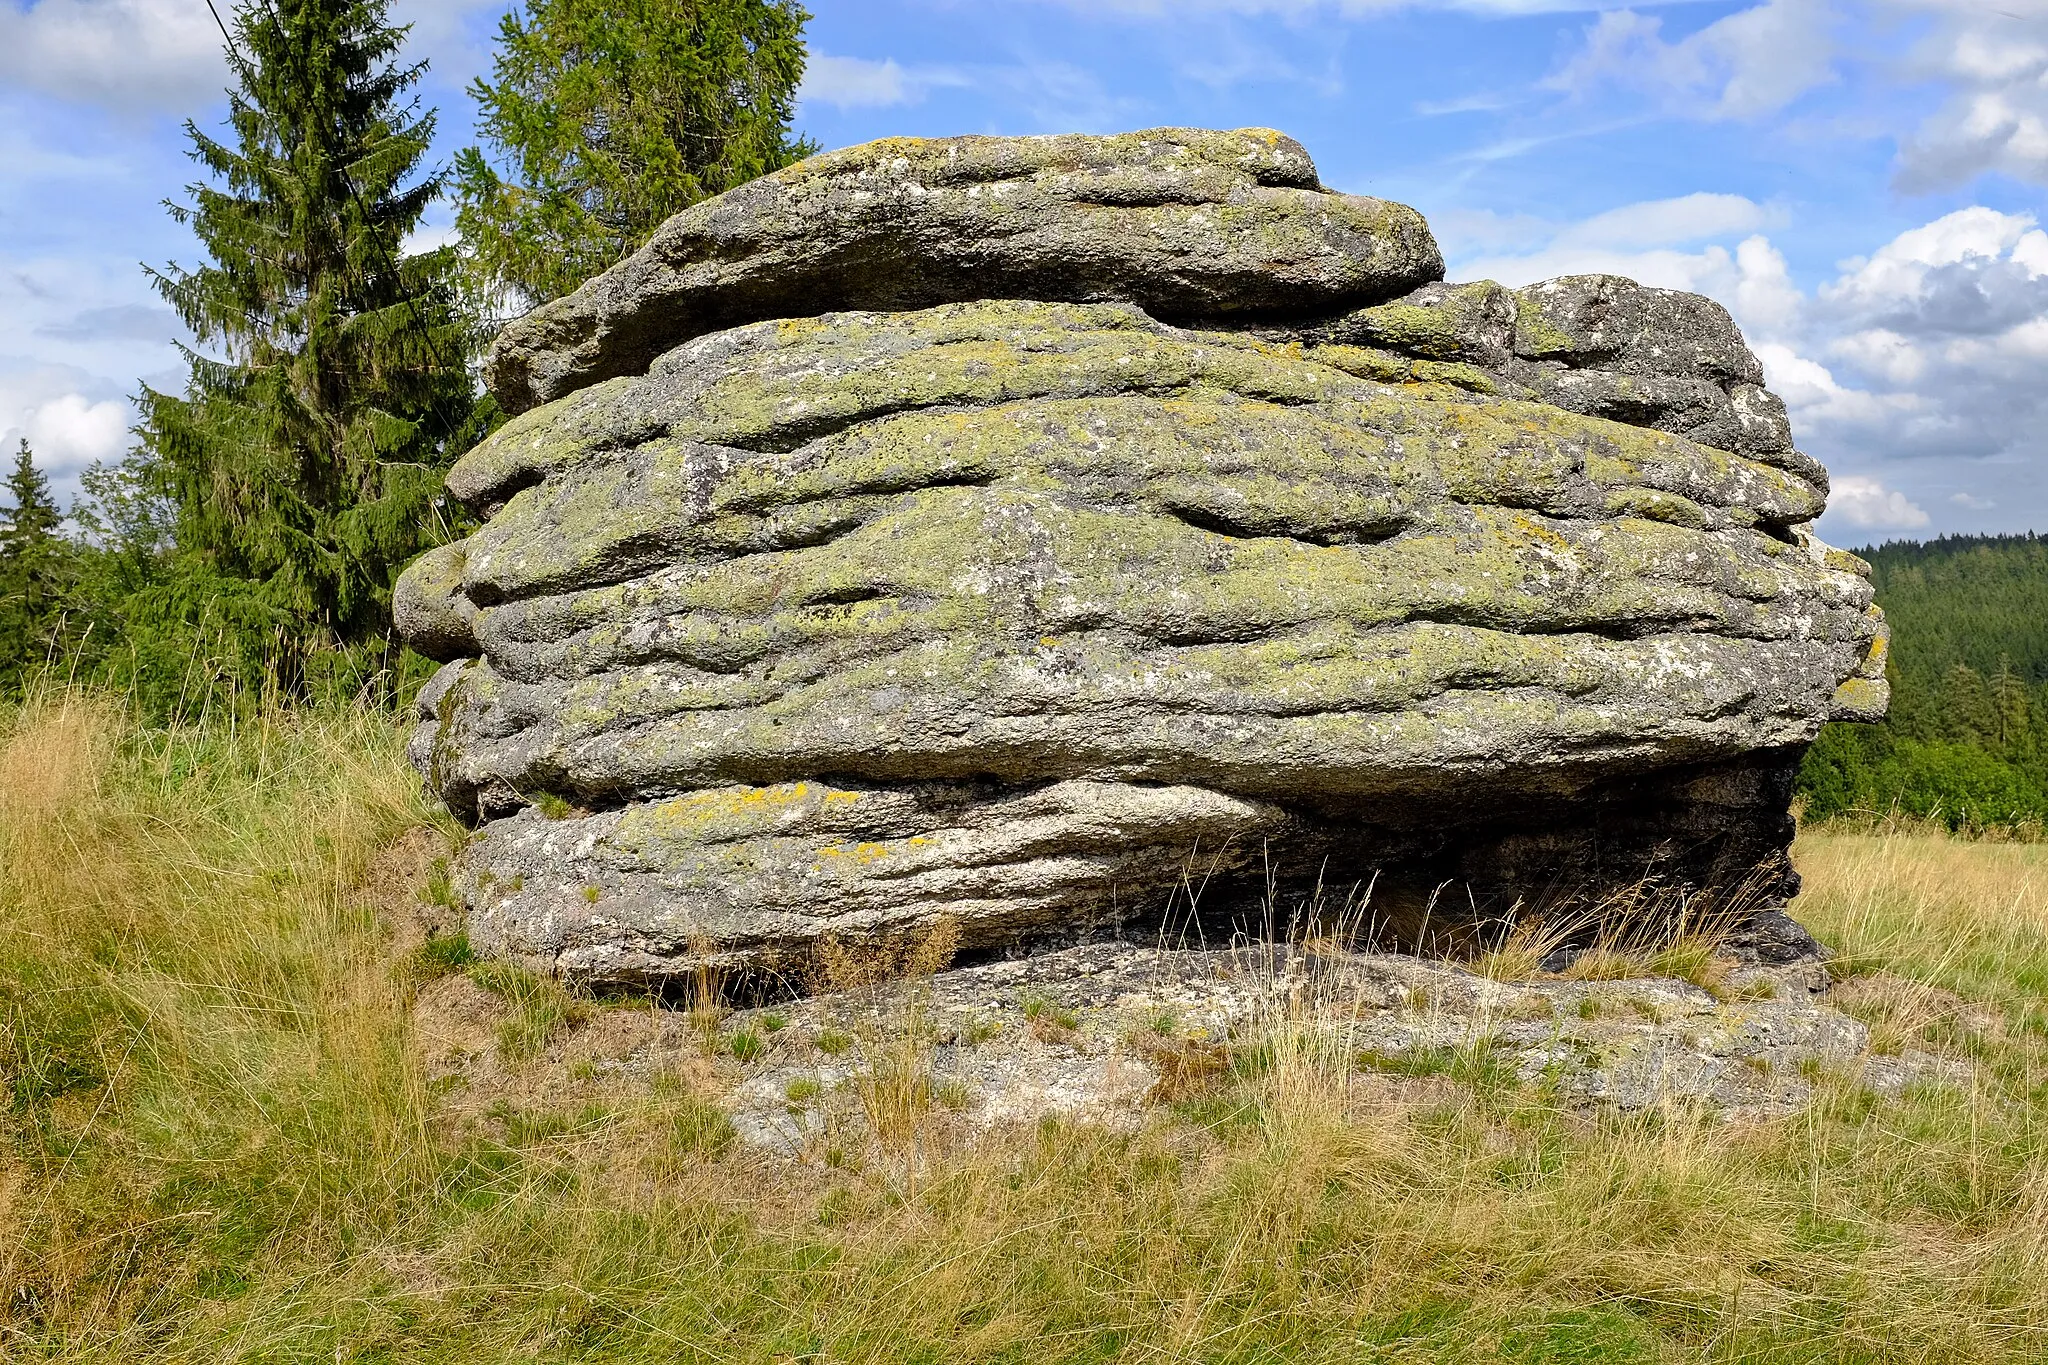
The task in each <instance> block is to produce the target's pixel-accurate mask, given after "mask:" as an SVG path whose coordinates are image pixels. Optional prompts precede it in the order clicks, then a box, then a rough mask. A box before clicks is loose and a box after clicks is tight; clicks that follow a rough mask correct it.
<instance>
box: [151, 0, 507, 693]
mask: <svg viewBox="0 0 2048 1365" xmlns="http://www.w3.org/2000/svg"><path fill="white" fill-rule="evenodd" d="M231 27H232V30H233V33H232V39H231V44H230V51H229V56H230V62H231V66H232V70H233V72H234V77H235V85H234V87H233V88H232V89H230V90H229V92H228V123H229V127H230V129H231V130H232V138H231V139H226V140H223V139H219V138H215V137H212V136H209V135H208V134H206V133H204V132H202V131H200V129H199V128H198V126H197V125H196V124H194V123H192V122H190V121H187V123H186V125H185V131H186V134H187V136H188V138H189V139H190V141H191V144H192V150H191V155H192V157H193V159H194V160H196V161H197V162H198V163H199V164H200V165H201V166H202V167H204V168H205V170H206V171H207V172H209V173H210V175H211V176H212V177H213V183H198V184H193V185H191V186H189V187H188V193H189V194H190V196H191V202H190V203H189V204H183V205H181V204H174V203H173V204H167V207H168V208H169V209H170V212H171V215H172V216H173V218H175V219H176V220H177V221H178V222H180V223H182V224H185V225H187V226H189V227H190V228H191V229H192V230H193V232H194V234H195V235H196V236H197V237H198V238H199V242H200V244H201V246H202V247H203V248H204V249H205V251H206V254H207V256H208V257H210V263H209V264H205V265H201V266H199V267H198V268H196V269H190V270H187V269H184V268H182V267H180V266H178V265H175V264H173V265H170V266H167V267H165V268H164V269H163V270H161V271H157V270H152V271H150V272H149V273H150V275H151V277H152V279H153V281H154V282H155V284H156V287H157V289H158V291H159V292H160V293H162V295H163V297H164V298H165V299H166V300H167V301H168V302H169V303H170V305H171V306H172V307H173V308H174V309H176V310H177V313H178V315H179V317H180V318H182V319H183V320H184V322H185V325H186V326H187V327H188V328H189V329H190V330H191V331H192V334H193V336H194V337H195V338H196V339H197V342H198V347H199V348H200V349H194V348H186V350H185V356H186V360H187V361H188V364H189V367H190V375H189V379H188V382H187V386H186V392H185V394H184V395H183V396H177V395H172V394H167V393H159V392H157V391H155V390H154V389H149V388H146V387H145V389H144V390H143V394H142V399H141V403H142V408H143V421H142V425H141V426H140V427H139V428H138V435H139V436H140V438H141V450H140V452H139V454H138V460H139V463H140V465H141V473H142V475H143V476H144V481H145V483H146V484H147V485H148V486H149V487H151V488H153V489H154V490H155V491H156V492H157V493H158V494H159V495H161V496H162V497H164V498H165V499H166V500H167V501H168V503H169V504H170V505H171V506H172V508H173V510H174V525H175V529H174V536H175V541H176V544H177V547H178V551H179V554H180V557H181V558H182V559H184V560H186V561H187V566H186V567H187V568H188V569H194V568H197V569H203V570H204V572H203V573H197V574H196V575H195V573H192V572H188V573H187V574H185V575H184V578H185V579H187V580H191V581H187V582H184V583H183V587H184V588H189V589H192V591H191V592H189V593H187V594H186V595H188V596H195V597H209V598H215V599H221V598H225V599H233V600H234V601H235V602H236V603H237V604H238V610H237V615H238V616H239V617H246V618H248V620H247V621H246V622H245V624H247V625H249V626H251V627H257V626H260V625H263V624H267V625H268V626H269V630H268V631H267V632H265V633H266V634H268V635H269V637H270V639H271V640H272V641H273V642H274V647H273V650H272V652H273V653H274V655H275V656H276V657H275V659H274V663H275V666H276V673H277V676H278V677H279V679H280V680H281V681H282V682H283V683H284V684H285V686H286V687H287V689H288V690H292V691H302V690H304V687H305V684H306V679H307V677H308V675H309V673H312V672H318V671H319V670H320V667H321V662H320V656H322V655H327V656H330V658H329V659H328V660H327V664H328V665H329V667H330V671H332V670H331V665H332V663H333V659H332V657H331V656H335V655H342V656H349V655H354V656H357V657H358V660H360V656H362V655H364V654H369V655H372V656H376V657H377V658H379V659H382V660H385V661H386V662H388V658H389V656H391V655H392V654H393V653H394V651H395V646H394V645H393V644H392V643H391V640H390V612H391V586H392V583H393V581H394V579H395V578H396V576H397V573H398V571H399V569H400V568H401V567H402V566H403V565H404V564H405V563H406V561H408V560H409V559H411V558H412V557H413V556H414V555H416V554H418V553H419V552H420V551H421V550H422V549H424V548H426V547H427V546H429V545H431V544H433V543H435V542H436V541H438V540H440V539H443V538H445V536H446V535H447V534H448V532H449V531H450V529H451V528H450V527H449V526H448V524H447V518H448V515H449V514H448V512H447V510H446V505H445V501H444V499H443V498H442V495H441V480H442V474H443V472H444V470H445V468H446V467H447V465H448V463H449V462H450V461H451V460H452V459H453V457H454V456H455V455H456V454H458V453H460V452H461V451H462V450H463V449H465V448H466V447H467V446H468V445H469V444H471V442H472V441H473V440H474V438H475V436H476V435H477V434H478V432H479V429H480V425H481V424H482V423H483V422H484V421H486V420H487V410H486V409H485V407H484V406H482V405H480V404H479V403H478V401H477V399H476V397H475V388H474V384H473V381H472V379H471V377H470V374H469V371H468V365H467V362H468V359H469V357H470V355H471V354H472V351H473V338H472V335H471V331H470V329H469V328H468V327H467V326H466V324H465V322H464V320H463V318H462V316H461V315H460V312H459V310H458V308H457V306H456V291H455V290H454V289H453V287H452V285H451V279H452V276H453V273H454V271H455V268H456V260H455V252H454V250H453V249H452V248H447V247H444V248H441V249H438V250H433V251H427V252H423V253H417V254H413V255H406V254H405V250H404V246H405V241H406V238H407V236H408V234H409V233H411V232H412V231H413V229H414V227H415V226H416V225H417V224H418V223H419V221H420V217H421V214H422V213H423V212H424V211H425V210H426V208H427V207H428V206H429V205H430V204H431V203H432V202H433V201H434V200H435V198H436V197H437V196H438V195H439V194H440V193H441V190H442V184H443V180H442V176H441V175H440V174H438V173H433V172H428V173H425V174H421V173H420V162H421V159H422V157H423V156H424V155H425V154H426V151H427V148H428V145H429V143H430V142H431V140H432V137H433V132H434V115H433V114H432V112H424V113H423V112H421V111H420V109H419V106H418V103H417V101H416V99H414V98H412V97H411V95H410V92H411V90H412V89H413V87H414V86H415V85H416V84H417V83H418V82H419V80H420V78H421V76H422V75H423V74H424V72H425V70H426V63H425V62H423V61H422V62H412V63H407V62H404V61H402V60H400V55H399V54H400V49H401V46H402V44H403V42H404V38H405V32H406V31H405V29H403V28H399V27H394V26H393V25H391V24H389V23H387V22H386V19H385V0H248V2H247V3H243V4H242V5H240V6H239V7H237V8H236V9H235V11H234V12H233V19H232V24H231ZM207 351H212V352H214V353H216V354H207V353H206V352H207ZM216 355H217V357H218V358H216ZM209 580H210V581H209ZM195 583H196V584H198V585H199V586H197V587H194V584H195ZM173 586H174V587H175V586H177V585H173ZM172 595H173V596H176V595H177V594H176V593H175V592H174V593H173V594H172ZM163 605H164V607H165V610H167V611H172V612H175V611H177V610H179V608H180V604H179V603H176V602H166V603H165V604H163ZM183 605H184V606H188V607H189V606H193V605H194V604H193V603H185V604H183ZM350 671H359V670H355V669H352V670H350Z"/></svg>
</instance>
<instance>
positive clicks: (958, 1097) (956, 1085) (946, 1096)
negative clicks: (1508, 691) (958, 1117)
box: [932, 1077, 973, 1114]
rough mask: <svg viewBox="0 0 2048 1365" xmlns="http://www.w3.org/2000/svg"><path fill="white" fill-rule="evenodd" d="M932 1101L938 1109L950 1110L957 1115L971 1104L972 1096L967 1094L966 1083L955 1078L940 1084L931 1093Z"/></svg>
mask: <svg viewBox="0 0 2048 1365" xmlns="http://www.w3.org/2000/svg"><path fill="white" fill-rule="evenodd" d="M932 1099H933V1101H934V1102H935V1103H937V1105H938V1106H939V1108H941V1109H950V1110H952V1111H953V1112H954V1113H956V1114H957V1113H958V1112H960V1111H961V1110H962V1109H965V1108H966V1107H967V1106H968V1105H969V1104H970V1103H972V1101H973V1096H972V1095H971V1094H970V1093H969V1092H968V1089H967V1082H965V1081H963V1080H960V1079H959V1078H957V1077H955V1078H953V1079H951V1080H946V1081H942V1082H940V1083H939V1087H938V1089H936V1090H934V1091H933V1092H932Z"/></svg>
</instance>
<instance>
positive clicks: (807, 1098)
mask: <svg viewBox="0 0 2048 1365" xmlns="http://www.w3.org/2000/svg"><path fill="white" fill-rule="evenodd" d="M824 1093H825V1087H824V1085H823V1084H822V1083H821V1082H820V1081H819V1080H818V1078H817V1077H815V1076H797V1077H794V1078H792V1079H791V1080H790V1082H789V1084H788V1085H785V1086H784V1087H782V1097H783V1098H784V1099H786V1100H788V1101H789V1102H790V1103H791V1104H809V1103H811V1102H812V1101H814V1100H816V1099H817V1098H818V1097H819V1096H820V1095H822V1094H824Z"/></svg>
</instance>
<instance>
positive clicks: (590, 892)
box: [583, 882, 604, 905]
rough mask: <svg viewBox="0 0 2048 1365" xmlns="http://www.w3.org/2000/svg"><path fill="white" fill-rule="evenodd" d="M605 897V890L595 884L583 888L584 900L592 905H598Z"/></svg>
mask: <svg viewBox="0 0 2048 1365" xmlns="http://www.w3.org/2000/svg"><path fill="white" fill-rule="evenodd" d="M603 897H604V888H603V887H601V886H599V885H597V884H596V883H595V882H593V883H591V884H590V885H588V886H586V887H584V888H583V899H584V900H586V901H588V902H589V903H590V904H592V905H596V904H597V903H598V901H599V900H601V899H602V898H603Z"/></svg>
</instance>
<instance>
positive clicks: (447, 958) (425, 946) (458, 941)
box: [412, 929, 477, 980]
mask: <svg viewBox="0 0 2048 1365" xmlns="http://www.w3.org/2000/svg"><path fill="white" fill-rule="evenodd" d="M412 960H413V968H414V970H415V972H416V973H417V974H418V975H419V976H421V977H425V978H427V979H429V980H432V979H433V978H435V977H442V976H449V975H452V974H453V973H455V972H459V971H462V970H463V969H464V968H466V967H469V966H472V965H474V964H475V962H476V960H477V959H476V951H475V950H474V949H472V948H471V947H470V946H469V935H468V934H466V933H464V932H463V931H461V930H459V929H458V930H456V931H455V932H454V933H452V934H435V935H432V936H431V937H429V938H428V939H427V941H426V942H425V943H422V944H421V945H420V946H419V947H417V948H415V949H413V954H412Z"/></svg>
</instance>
